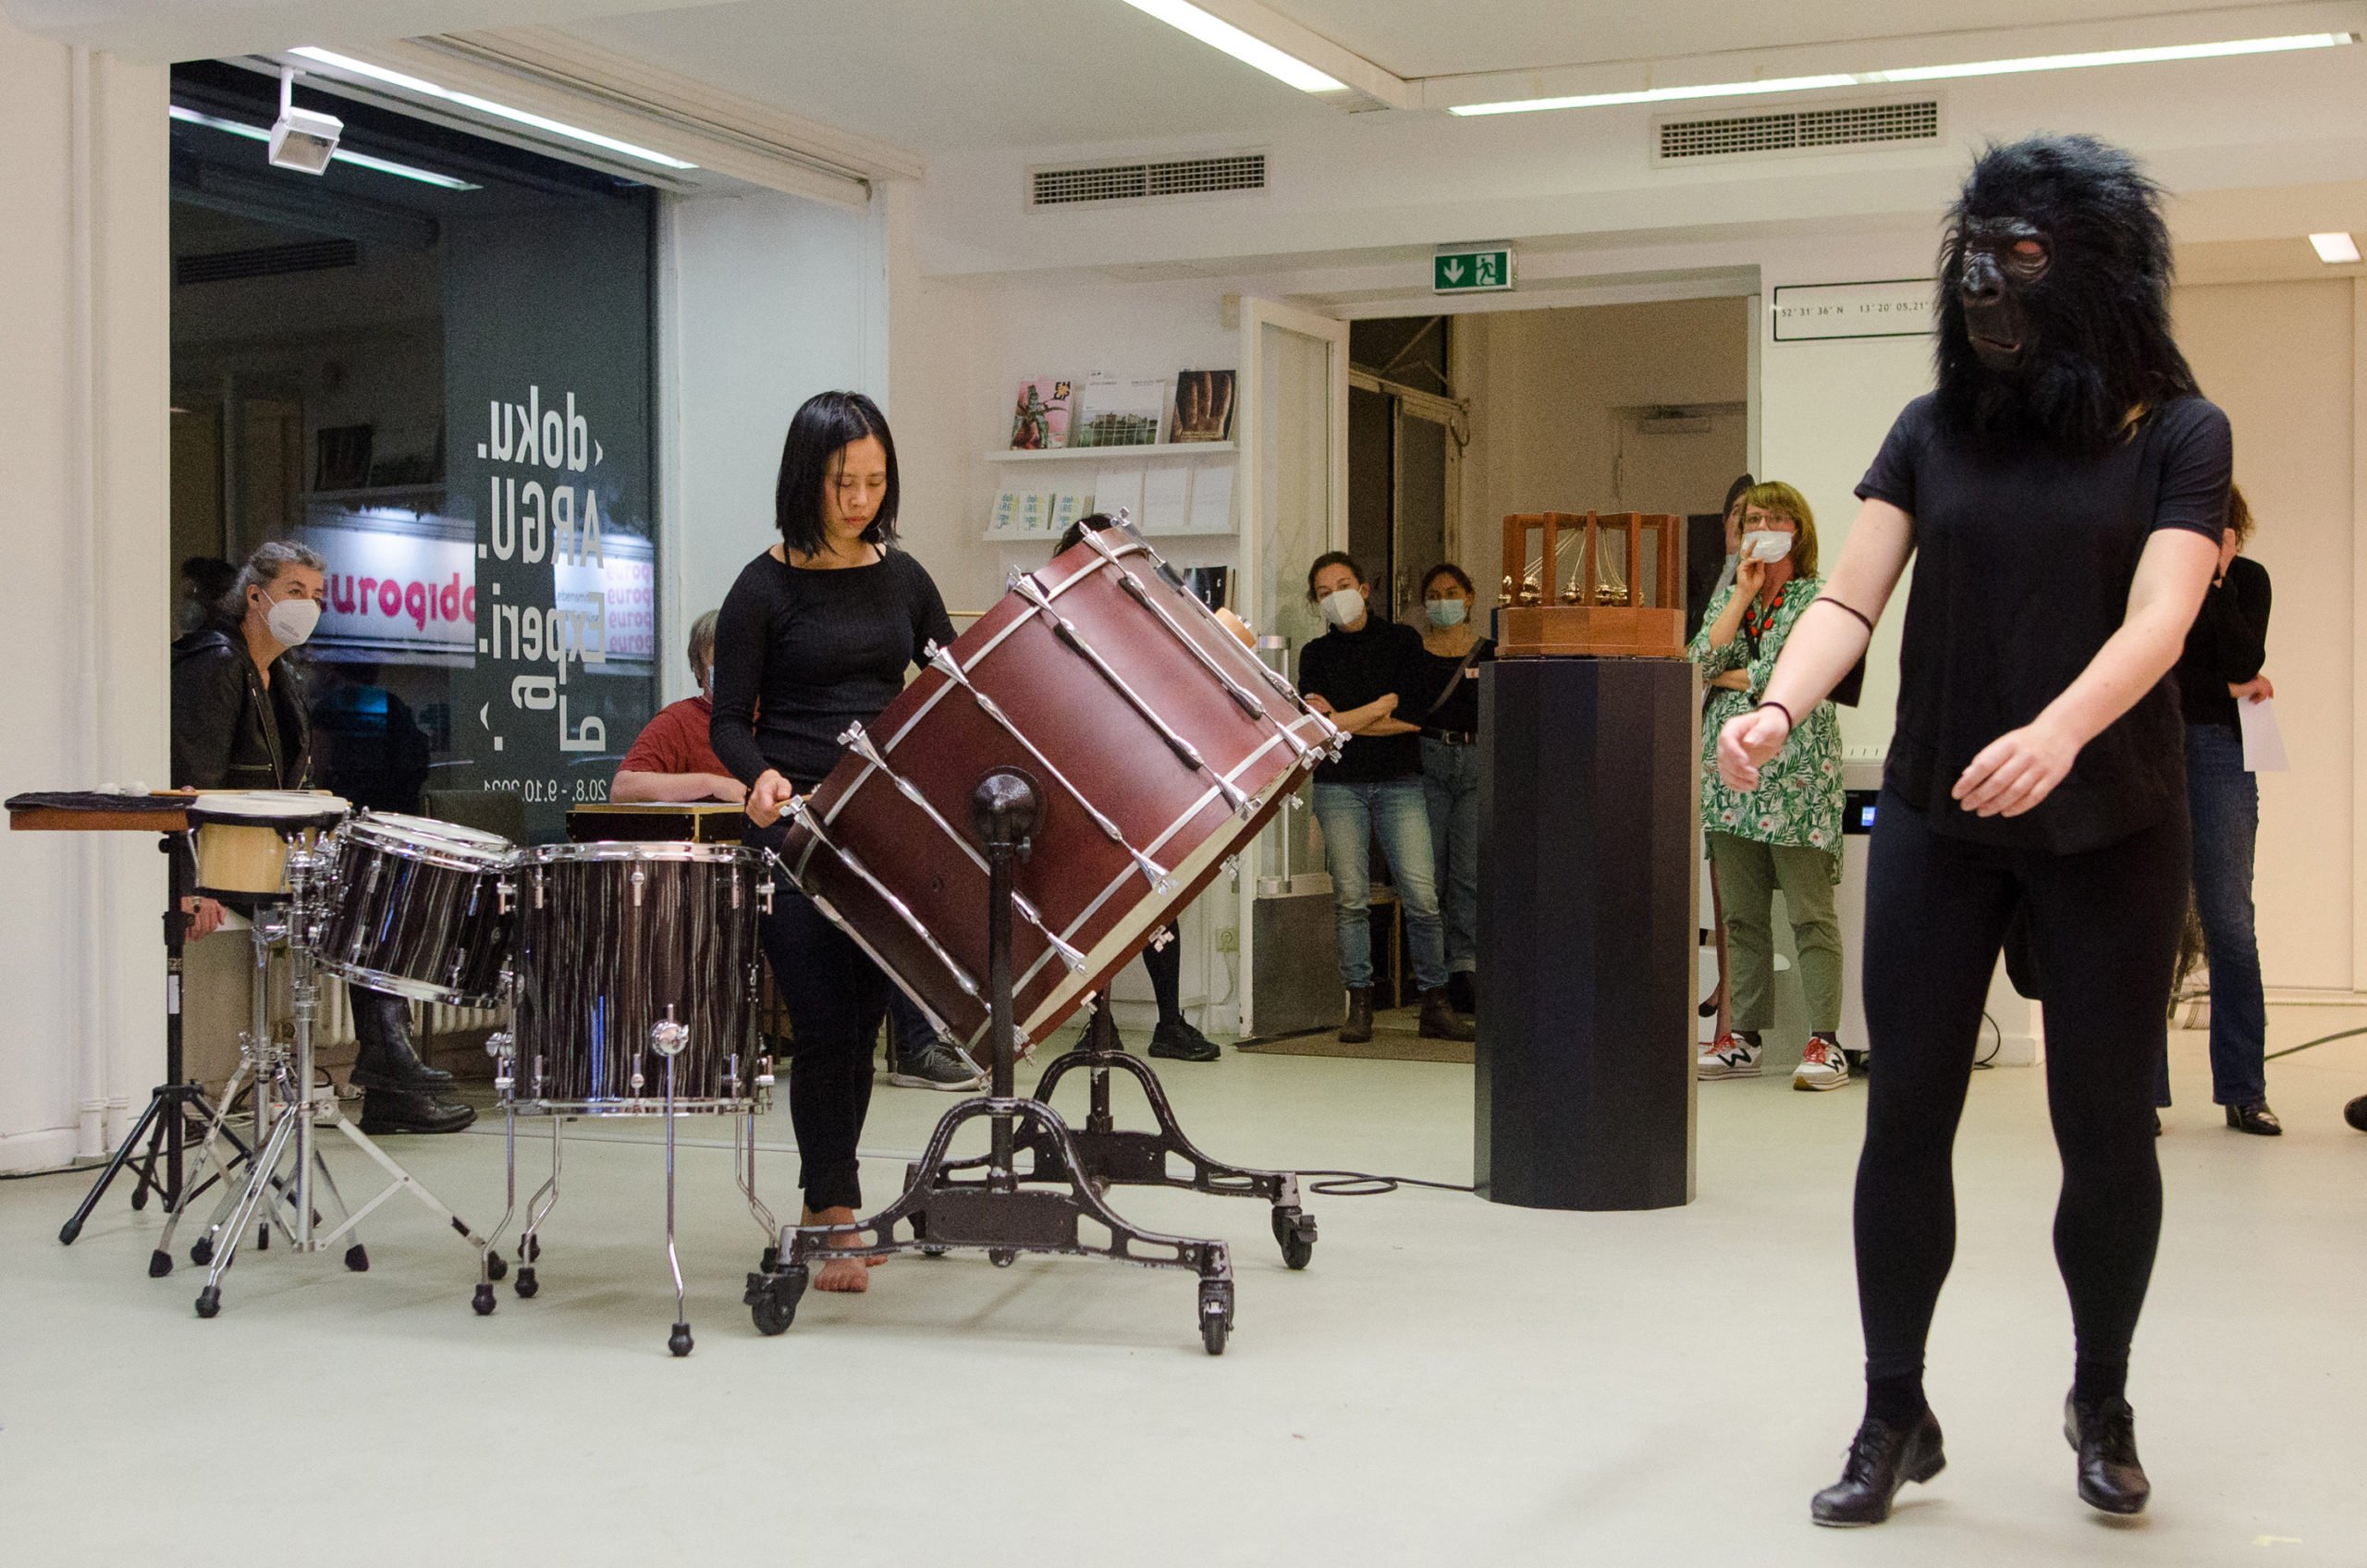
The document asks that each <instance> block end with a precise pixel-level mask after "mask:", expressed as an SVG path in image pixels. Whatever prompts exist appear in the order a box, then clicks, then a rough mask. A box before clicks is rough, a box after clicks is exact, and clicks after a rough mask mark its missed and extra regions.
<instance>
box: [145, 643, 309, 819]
mask: <svg viewBox="0 0 2367 1568" xmlns="http://www.w3.org/2000/svg"><path fill="white" fill-rule="evenodd" d="M172 766H173V787H174V788H175V789H180V788H183V787H188V788H191V789H198V790H301V789H305V788H307V787H309V786H310V785H311V783H312V781H313V777H312V775H313V763H312V726H311V722H310V719H309V717H308V716H307V714H306V713H305V709H304V692H303V682H302V681H301V680H300V679H299V677H298V676H297V674H296V671H295V668H294V666H293V665H292V664H291V663H290V661H289V660H288V656H287V655H284V654H283V655H280V656H279V657H278V658H276V659H275V660H273V661H272V666H271V684H270V685H269V686H268V687H265V686H264V678H263V674H262V672H261V671H259V670H257V669H256V668H255V662H254V658H253V655H251V654H250V653H249V652H248V650H247V643H246V639H245V638H244V637H243V636H241V635H240V634H239V628H238V623H237V622H235V621H215V622H209V623H208V624H207V625H204V626H202V627H200V628H198V629H197V630H196V631H192V632H190V633H189V634H188V635H187V636H185V637H183V638H181V639H180V640H179V641H178V642H177V643H174V644H173V761H172Z"/></svg>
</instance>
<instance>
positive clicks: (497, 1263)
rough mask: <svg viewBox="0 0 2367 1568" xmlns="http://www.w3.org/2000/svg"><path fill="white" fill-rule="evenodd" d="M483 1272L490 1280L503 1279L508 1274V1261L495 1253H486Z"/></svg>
mask: <svg viewBox="0 0 2367 1568" xmlns="http://www.w3.org/2000/svg"><path fill="white" fill-rule="evenodd" d="M484 1271H485V1274H486V1276H487V1277H488V1278H490V1279H495V1280H499V1279H503V1278H505V1277H506V1276H507V1275H508V1274H509V1259H508V1258H506V1257H504V1256H501V1255H500V1254H499V1253H497V1252H488V1253H486V1254H485V1255H484Z"/></svg>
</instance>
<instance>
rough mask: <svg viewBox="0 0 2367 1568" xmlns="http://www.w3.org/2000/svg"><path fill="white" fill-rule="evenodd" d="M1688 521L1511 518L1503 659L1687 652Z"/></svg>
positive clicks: (1640, 515) (1557, 515)
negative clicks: (1516, 574)
mask: <svg viewBox="0 0 2367 1568" xmlns="http://www.w3.org/2000/svg"><path fill="white" fill-rule="evenodd" d="M1684 527H1685V523H1684V520H1683V519H1682V518H1678V517H1674V516H1671V515H1669V514H1667V513H1655V512H1616V513H1609V514H1600V515H1599V514H1597V513H1594V512H1587V513H1584V514H1579V513H1576V512H1522V513H1516V514H1515V515H1514V516H1511V517H1508V518H1506V519H1504V562H1505V565H1506V566H1507V567H1510V566H1512V565H1513V564H1514V563H1515V562H1519V563H1525V568H1524V570H1523V571H1522V573H1521V576H1520V580H1519V582H1518V583H1517V585H1515V582H1514V578H1513V574H1512V572H1510V571H1509V570H1508V571H1507V572H1506V573H1505V574H1504V581H1503V589H1502V611H1501V614H1500V616H1499V618H1498V645H1497V650H1496V653H1497V656H1498V657H1499V658H1544V657H1551V656H1556V655H1564V656H1566V655H1595V656H1598V657H1612V658H1668V659H1673V658H1682V657H1683V656H1684V654H1685V592H1684V582H1685V557H1684V549H1685V545H1684V539H1685V534H1684Z"/></svg>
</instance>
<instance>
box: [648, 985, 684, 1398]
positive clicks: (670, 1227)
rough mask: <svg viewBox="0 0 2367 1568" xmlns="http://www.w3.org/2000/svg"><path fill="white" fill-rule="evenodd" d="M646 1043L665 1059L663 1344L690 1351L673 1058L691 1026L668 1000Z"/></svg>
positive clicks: (677, 1353) (681, 1350)
mask: <svg viewBox="0 0 2367 1568" xmlns="http://www.w3.org/2000/svg"><path fill="white" fill-rule="evenodd" d="M649 1043H650V1045H651V1047H653V1048H655V1049H656V1052H657V1054H658V1055H659V1056H661V1057H663V1058H665V1059H666V1267H667V1268H669V1269H671V1270H673V1274H674V1331H673V1333H672V1334H670V1335H668V1337H667V1341H666V1348H667V1349H668V1350H669V1351H672V1352H673V1353H674V1354H676V1355H688V1354H691V1342H692V1341H691V1323H690V1317H689V1314H688V1313H687V1312H686V1311H685V1310H684V1302H683V1292H682V1259H681V1255H680V1254H679V1253H677V1252H676V1251H675V1250H674V1059H675V1058H676V1057H679V1056H681V1054H682V1051H683V1049H684V1047H687V1046H689V1045H690V1043H691V1032H690V1029H689V1028H688V1027H687V1026H685V1025H683V1024H681V1023H676V1022H675V1020H674V1008H673V1004H671V1003H670V1002H669V1003H668V1004H667V1008H666V1016H665V1018H664V1019H663V1020H662V1021H661V1022H659V1023H654V1024H652V1025H650V1029H649Z"/></svg>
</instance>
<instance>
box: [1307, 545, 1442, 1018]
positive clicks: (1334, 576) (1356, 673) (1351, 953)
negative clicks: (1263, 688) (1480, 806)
mask: <svg viewBox="0 0 2367 1568" xmlns="http://www.w3.org/2000/svg"><path fill="white" fill-rule="evenodd" d="M1370 595H1371V585H1370V583H1369V582H1367V579H1366V577H1365V574H1364V571H1363V570H1362V569H1360V568H1359V567H1358V566H1357V565H1356V562H1355V557H1351V556H1348V555H1346V554H1343V552H1341V551H1338V550H1334V551H1332V552H1331V553H1330V554H1329V555H1325V556H1321V557H1317V559H1316V562H1315V565H1314V566H1313V567H1311V568H1309V569H1308V570H1307V574H1306V597H1307V602H1308V603H1310V604H1312V605H1314V606H1316V608H1317V609H1318V610H1320V611H1321V612H1322V614H1323V619H1324V620H1325V621H1326V622H1328V623H1329V624H1330V626H1331V630H1330V631H1326V632H1325V633H1324V634H1323V635H1322V636H1320V637H1318V638H1317V639H1315V641H1313V642H1312V643H1308V644H1307V645H1306V652H1305V653H1304V654H1302V655H1300V656H1299V690H1300V691H1301V692H1304V693H1305V694H1306V700H1307V702H1308V704H1310V705H1311V706H1313V707H1315V708H1316V709H1318V711H1320V712H1322V713H1326V714H1329V715H1331V722H1332V723H1334V724H1336V725H1338V726H1339V727H1340V728H1341V729H1343V730H1345V731H1347V733H1348V734H1349V735H1350V736H1351V737H1352V739H1351V740H1350V741H1348V746H1347V750H1346V751H1345V752H1343V753H1341V756H1340V758H1339V760H1338V761H1336V762H1328V763H1325V764H1323V765H1322V766H1318V768H1317V769H1316V770H1315V815H1316V820H1317V821H1318V823H1320V824H1321V825H1322V827H1323V853H1324V860H1325V863H1326V864H1328V865H1329V867H1330V868H1331V888H1332V908H1333V913H1334V915H1335V917H1336V921H1337V925H1338V931H1339V941H1340V980H1341V983H1342V984H1343V986H1346V987H1347V992H1348V1010H1347V1018H1346V1021H1345V1022H1344V1023H1343V1024H1342V1026H1341V1029H1340V1038H1341V1039H1342V1040H1343V1041H1347V1042H1349V1043H1351V1044H1355V1043H1359V1042H1362V1041H1366V1040H1369V1039H1371V1038H1372V982H1373V965H1372V927H1371V915H1370V912H1369V903H1370V894H1371V888H1370V881H1369V878H1370V874H1371V865H1370V850H1369V846H1370V845H1371V844H1372V843H1373V842H1374V841H1375V840H1376V839H1377V840H1378V841H1379V842H1380V848H1381V853H1382V855H1383V856H1384V857H1385V858H1386V860H1387V862H1388V866H1389V875H1390V878H1391V880H1392V881H1393V882H1394V883H1395V884H1396V887H1397V900H1398V903H1399V904H1400V905H1401V906H1402V907H1403V908H1404V913H1405V930H1406V935H1407V937H1408V938H1409V941H1410V943H1411V945H1412V947H1413V949H1414V953H1413V956H1414V984H1415V986H1417V988H1418V989H1419V990H1420V992H1421V993H1422V1022H1421V1032H1422V1033H1423V1035H1427V1036H1429V1037H1430V1038H1433V1039H1447V1040H1467V1039H1470V1038H1471V1037H1472V1029H1471V1025H1470V1024H1469V1023H1465V1022H1464V1021H1463V1020H1462V1019H1460V1018H1458V1017H1456V1016H1455V1012H1454V1008H1453V1005H1452V1003H1450V1001H1449V1000H1448V998H1447V992H1446V947H1445V938H1444V935H1443V933H1442V931H1441V927H1440V922H1439V895H1438V877H1437V869H1436V862H1435V859H1434V857H1433V856H1432V853H1431V845H1430V823H1429V806H1428V803H1427V802H1426V801H1425V800H1424V797H1423V793H1422V751H1421V743H1420V741H1419V740H1418V739H1417V736H1418V733H1419V729H1420V726H1419V725H1417V724H1416V723H1413V722H1411V720H1412V718H1414V717H1418V716H1419V715H1420V714H1421V712H1422V711H1423V710H1424V709H1425V708H1426V707H1427V706H1428V705H1429V702H1430V698H1431V697H1432V696H1433V695H1435V693H1434V692H1431V691H1429V690H1428V689H1427V688H1428V685H1429V680H1428V676H1427V673H1426V670H1425V666H1424V660H1423V657H1422V638H1421V634H1420V633H1419V632H1417V631H1415V630H1414V629H1413V628H1412V627H1410V626H1402V625H1399V624H1398V623H1397V622H1395V621H1392V620H1390V619H1387V618H1386V617H1382V616H1377V615H1374V614H1372V613H1371V611H1370V607H1369V601H1370ZM1401 706H1402V707H1403V708H1404V710H1405V716H1404V717H1400V716H1399V712H1398V710H1399V709H1400V707H1401Z"/></svg>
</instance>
